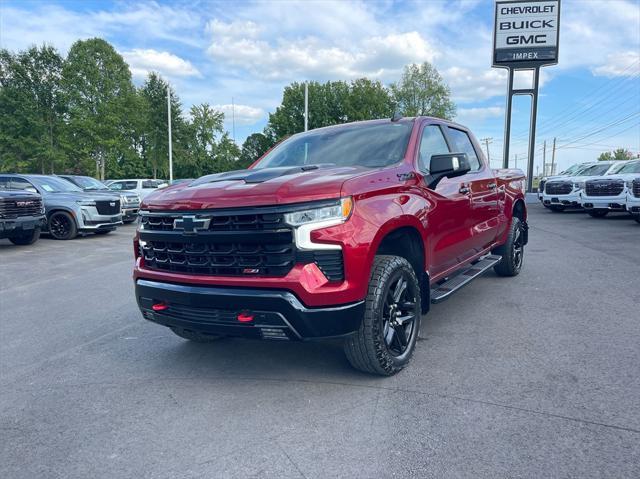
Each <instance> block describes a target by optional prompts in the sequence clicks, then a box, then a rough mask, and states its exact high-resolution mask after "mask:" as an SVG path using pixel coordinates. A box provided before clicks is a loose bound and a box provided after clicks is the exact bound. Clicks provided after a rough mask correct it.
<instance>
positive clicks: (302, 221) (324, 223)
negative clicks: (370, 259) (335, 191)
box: [284, 198, 353, 250]
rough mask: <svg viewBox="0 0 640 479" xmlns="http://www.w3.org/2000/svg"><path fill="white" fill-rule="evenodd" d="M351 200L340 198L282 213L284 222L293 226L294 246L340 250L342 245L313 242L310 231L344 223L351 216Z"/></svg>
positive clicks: (306, 248)
mask: <svg viewBox="0 0 640 479" xmlns="http://www.w3.org/2000/svg"><path fill="white" fill-rule="evenodd" d="M352 210H353V200H352V199H351V198H342V199H341V200H340V202H339V203H337V204H335V205H331V206H321V207H319V208H312V209H308V210H302V211H294V212H292V213H286V214H285V215H284V219H285V222H286V223H288V224H290V225H291V226H295V227H296V228H295V230H294V232H295V239H296V247H297V248H298V249H300V250H340V249H342V246H340V245H339V244H333V243H314V242H313V241H312V240H311V232H312V231H314V230H317V229H322V228H330V227H331V226H337V225H339V224H342V223H344V222H345V221H347V219H349V216H351V212H352Z"/></svg>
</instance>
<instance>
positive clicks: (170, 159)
mask: <svg viewBox="0 0 640 479" xmlns="http://www.w3.org/2000/svg"><path fill="white" fill-rule="evenodd" d="M167 125H168V126H169V183H171V182H172V181H173V145H172V144H171V88H170V87H169V84H167ZM154 179H155V178H154Z"/></svg>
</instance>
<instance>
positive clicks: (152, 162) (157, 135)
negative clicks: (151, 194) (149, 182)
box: [140, 72, 189, 178]
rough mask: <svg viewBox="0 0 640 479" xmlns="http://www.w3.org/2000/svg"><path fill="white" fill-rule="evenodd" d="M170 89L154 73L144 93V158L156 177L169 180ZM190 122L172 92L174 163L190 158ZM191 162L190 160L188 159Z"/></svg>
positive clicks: (146, 84) (146, 82)
mask: <svg viewBox="0 0 640 479" xmlns="http://www.w3.org/2000/svg"><path fill="white" fill-rule="evenodd" d="M167 88H169V84H168V83H167V82H166V81H164V80H163V79H162V78H161V77H160V76H159V75H158V74H156V73H153V72H152V73H150V74H149V76H148V77H147V80H146V81H145V83H144V85H143V86H142V89H141V91H140V94H141V96H142V98H143V104H144V107H143V109H144V114H143V116H144V120H143V124H144V128H143V129H144V134H143V139H142V156H143V158H144V160H145V162H146V165H147V168H148V170H149V172H150V173H151V175H152V176H153V177H154V178H158V177H163V178H168V177H169V130H168V124H167ZM185 127H186V122H185V121H184V118H183V117H182V104H181V102H180V99H179V98H178V95H176V93H175V91H174V90H173V89H171V129H172V147H173V157H174V159H175V161H174V163H176V164H177V163H179V162H184V161H185V157H186V156H187V155H188V153H189V151H188V145H187V141H188V135H187V132H186V128H185ZM186 162H187V163H189V159H188V158H187V159H186Z"/></svg>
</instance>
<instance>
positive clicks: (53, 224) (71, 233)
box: [49, 211, 78, 240]
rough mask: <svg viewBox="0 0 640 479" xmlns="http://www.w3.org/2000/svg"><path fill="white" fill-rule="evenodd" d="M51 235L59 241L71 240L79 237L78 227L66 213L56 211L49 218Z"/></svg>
mask: <svg viewBox="0 0 640 479" xmlns="http://www.w3.org/2000/svg"><path fill="white" fill-rule="evenodd" d="M49 234H51V236H53V238H54V239H57V240H70V239H73V238H75V237H76V236H77V234H78V227H77V226H76V222H75V220H74V219H73V217H72V216H71V215H70V214H69V213H67V212H66V211H56V212H54V213H52V214H51V216H50V217H49Z"/></svg>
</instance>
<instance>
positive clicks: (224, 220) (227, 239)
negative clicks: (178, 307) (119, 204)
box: [140, 212, 296, 276]
mask: <svg viewBox="0 0 640 479" xmlns="http://www.w3.org/2000/svg"><path fill="white" fill-rule="evenodd" d="M188 217H189V218H190V220H191V221H187V222H186V223H185V218H188ZM176 220H178V222H177V223H176V226H177V228H174V222H176ZM141 222H142V230H141V235H140V238H141V240H142V241H141V242H140V249H141V251H140V253H141V255H142V256H143V257H144V261H145V265H146V266H147V267H148V268H151V269H156V270H161V271H172V272H176V273H185V274H204V275H216V276H285V275H286V274H287V273H288V272H289V271H290V270H291V268H293V265H294V264H295V259H296V250H295V245H294V241H293V230H292V228H291V227H290V226H289V225H287V224H285V223H284V215H283V214H282V213H272V212H265V213H255V214H254V213H251V214H249V213H248V214H242V213H238V214H218V213H204V214H197V215H196V214H192V215H187V214H185V215H184V216H183V215H182V214H177V213H167V214H144V213H143V214H142V218H141ZM207 223H208V227H207V228H206V229H205V225H206V224H207ZM194 226H195V229H194ZM185 230H186V234H185Z"/></svg>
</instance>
